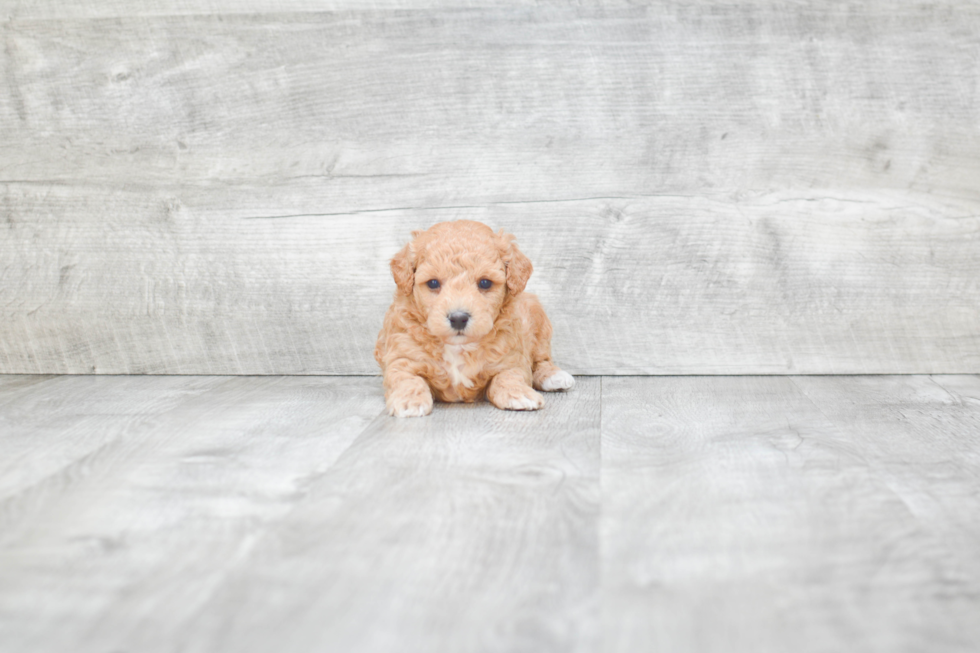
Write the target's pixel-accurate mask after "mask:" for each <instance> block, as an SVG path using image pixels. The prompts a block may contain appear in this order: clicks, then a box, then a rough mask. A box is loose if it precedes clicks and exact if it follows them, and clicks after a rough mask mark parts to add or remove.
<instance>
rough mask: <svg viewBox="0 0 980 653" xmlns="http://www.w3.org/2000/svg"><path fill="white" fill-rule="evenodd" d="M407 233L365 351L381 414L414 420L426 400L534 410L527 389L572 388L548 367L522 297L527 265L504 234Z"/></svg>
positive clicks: (544, 336) (529, 299) (544, 321)
mask: <svg viewBox="0 0 980 653" xmlns="http://www.w3.org/2000/svg"><path fill="white" fill-rule="evenodd" d="M412 235H413V237H414V240H412V241H411V242H410V243H408V244H407V245H406V246H405V247H404V248H403V249H402V250H401V251H400V252H398V254H396V255H395V257H394V258H393V259H391V274H392V276H393V277H394V278H395V284H396V285H397V286H398V288H397V290H396V291H395V297H394V300H393V301H392V303H391V307H390V308H389V309H388V312H387V313H386V314H385V320H384V326H383V327H382V328H381V333H379V334H378V344H377V346H376V347H375V349H374V358H375V359H376V360H377V361H378V364H379V365H380V366H381V371H382V373H383V374H384V388H385V403H386V405H387V407H388V414H389V415H395V416H398V417H421V416H422V415H428V414H429V413H430V412H432V400H433V397H435V398H436V399H438V400H440V401H465V402H471V401H476V400H478V399H480V398H482V397H483V396H484V395H486V397H487V399H489V400H490V403H492V404H493V405H494V406H496V407H497V408H504V409H508V410H537V409H538V408H541V406H542V405H544V399H543V397H542V396H541V395H540V394H539V393H538V392H536V391H535V390H534V388H537V389H538V390H545V391H553V390H567V389H568V388H571V387H572V386H573V385H574V384H575V380H574V379H573V378H572V376H571V375H570V374H569V373H568V372H564V371H562V370H560V369H559V368H558V367H556V366H555V365H554V363H552V362H551V322H549V321H548V316H547V315H545V313H544V309H543V308H541V304H540V302H538V298H537V297H535V296H534V295H531V294H529V293H525V292H523V291H524V285H525V284H526V283H527V280H528V277H530V276H531V270H532V267H531V261H530V260H528V258H527V257H526V256H524V254H522V253H521V251H520V250H519V249H517V246H516V245H515V244H514V237H513V236H511V235H509V234H505V233H504V232H503V230H501V232H500V233H498V234H495V233H494V232H493V230H491V229H490V227H488V226H486V225H484V224H481V223H479V222H471V221H469V220H460V221H457V222H443V223H440V224H437V225H435V226H433V227H431V228H429V229H428V230H427V231H415V232H413V233H412ZM532 385H533V387H532Z"/></svg>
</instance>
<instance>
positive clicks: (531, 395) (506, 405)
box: [488, 385, 544, 410]
mask: <svg viewBox="0 0 980 653" xmlns="http://www.w3.org/2000/svg"><path fill="white" fill-rule="evenodd" d="M488 399H490V403H492V404H493V405H494V406H496V407H497V408H503V409H504V410H537V409H539V408H541V407H542V406H544V397H542V396H541V393H540V392H537V391H536V390H534V389H533V388H531V387H529V386H526V385H524V386H513V385H511V386H508V387H504V388H497V390H496V392H494V393H492V394H491V395H489V396H488Z"/></svg>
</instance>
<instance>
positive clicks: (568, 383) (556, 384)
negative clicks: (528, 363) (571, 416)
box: [541, 370, 575, 392]
mask: <svg viewBox="0 0 980 653" xmlns="http://www.w3.org/2000/svg"><path fill="white" fill-rule="evenodd" d="M573 385H575V377H573V376H572V375H571V374H569V373H568V372H566V371H564V370H558V371H557V372H555V373H554V374H552V375H551V376H549V377H548V378H547V379H545V380H544V383H542V384H541V389H542V390H546V391H548V392H554V391H555V390H568V389H569V388H571V387H572V386H573Z"/></svg>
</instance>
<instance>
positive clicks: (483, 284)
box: [477, 279, 493, 290]
mask: <svg viewBox="0 0 980 653" xmlns="http://www.w3.org/2000/svg"><path fill="white" fill-rule="evenodd" d="M477 285H478V286H480V290H490V287H491V286H493V282H492V281H490V280H489V279H480V283H479V284H477Z"/></svg>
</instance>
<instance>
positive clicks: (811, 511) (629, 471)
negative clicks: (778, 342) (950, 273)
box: [601, 377, 980, 651]
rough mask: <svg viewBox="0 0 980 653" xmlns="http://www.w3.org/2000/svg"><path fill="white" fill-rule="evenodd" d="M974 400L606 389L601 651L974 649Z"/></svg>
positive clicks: (838, 385) (964, 388) (788, 383)
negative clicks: (604, 648) (604, 645)
mask: <svg viewBox="0 0 980 653" xmlns="http://www.w3.org/2000/svg"><path fill="white" fill-rule="evenodd" d="M947 388H949V390H947ZM977 397H980V379H978V378H977V377H941V378H940V379H939V380H938V381H937V380H935V379H931V378H929V377H893V378H887V377H885V378H882V377H868V378H860V377H859V378H840V377H836V378H835V377H826V378H816V377H813V378H801V377H783V378H779V377H775V378H774V377H770V378H759V377H740V378H720V377H718V378H644V379H640V378H632V379H630V378H606V379H604V380H603V425H602V432H603V439H602V478H603V504H602V506H603V507H602V531H601V532H602V535H601V538H602V540H601V541H602V545H601V548H602V551H603V563H602V587H603V632H604V634H605V636H606V638H607V639H606V645H607V649H606V650H609V651H637V650H676V651H689V650H690V651H694V650H697V651H786V650H799V651H828V650H843V649H848V650H861V651H896V650H908V651H913V650H930V651H969V650H976V647H977V646H978V645H980V627H978V625H977V624H978V622H977V620H976V614H977V610H978V609H980V603H978V599H977V597H978V596H980V562H978V558H977V555H976V551H977V550H978V549H980V530H978V529H977V520H976V515H977V514H980V499H978V497H980V491H978V490H980V480H978V479H980V474H978V472H980V467H978V465H980V444H978V442H977V440H976V434H977V432H978V426H980V422H978V416H980V413H978V407H980V404H978V403H977Z"/></svg>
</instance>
